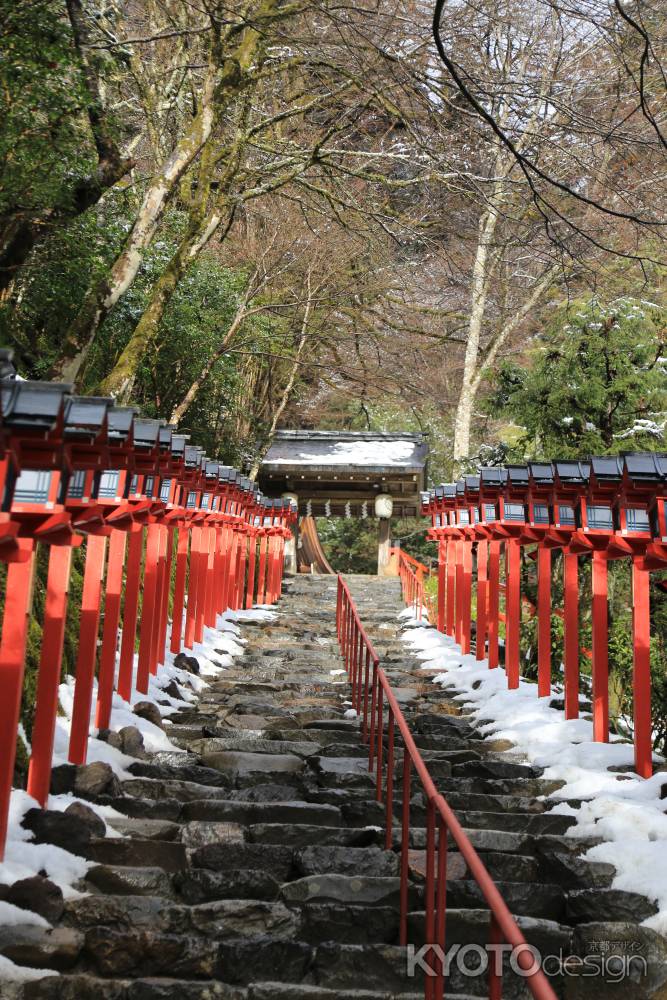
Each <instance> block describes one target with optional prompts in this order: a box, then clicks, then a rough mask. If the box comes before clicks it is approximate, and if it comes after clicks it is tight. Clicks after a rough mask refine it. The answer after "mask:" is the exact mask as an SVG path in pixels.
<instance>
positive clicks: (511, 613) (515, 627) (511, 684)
mask: <svg viewBox="0 0 667 1000" xmlns="http://www.w3.org/2000/svg"><path fill="white" fill-rule="evenodd" d="M505 552H506V557H507V573H506V581H505V582H506V587H505V613H506V618H505V671H506V673H507V686H508V688H510V689H513V688H518V686H519V673H520V642H519V640H520V633H521V546H520V544H519V542H518V540H517V539H516V538H508V539H507V542H506V543H505Z"/></svg>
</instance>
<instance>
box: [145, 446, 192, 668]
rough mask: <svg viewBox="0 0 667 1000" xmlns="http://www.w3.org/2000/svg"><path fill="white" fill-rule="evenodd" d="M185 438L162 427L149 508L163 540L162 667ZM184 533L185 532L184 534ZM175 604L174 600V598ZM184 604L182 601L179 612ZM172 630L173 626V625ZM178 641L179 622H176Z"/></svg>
mask: <svg viewBox="0 0 667 1000" xmlns="http://www.w3.org/2000/svg"><path fill="white" fill-rule="evenodd" d="M186 441H187V438H186V437H185V436H184V435H183V434H174V432H173V428H171V427H161V428H160V434H159V443H160V457H159V468H160V485H159V492H158V497H159V501H158V502H156V503H155V504H154V505H153V507H152V513H153V514H154V515H155V516H156V517H157V518H159V520H160V526H161V529H162V537H163V540H164V549H165V551H164V554H163V556H162V566H161V570H160V571H159V572H158V580H159V584H158V588H159V595H160V596H159V602H158V604H159V610H160V615H159V619H157V624H158V632H157V651H156V657H155V659H156V665H155V669H156V670H157V665H158V664H163V663H164V662H165V659H166V651H167V629H168V626H169V599H170V595H171V580H172V566H173V562H174V536H175V533H176V531H177V530H178V531H179V538H180V528H179V524H180V523H181V519H182V517H183V514H184V510H183V508H181V507H180V506H179V503H178V501H179V500H180V482H179V477H180V476H181V473H182V470H183V465H184V454H185V446H186ZM186 534H187V533H186ZM174 602H175V597H174ZM182 608H183V604H182V600H181V612H182ZM172 631H173V624H172ZM179 638H180V622H179ZM179 651H180V645H179Z"/></svg>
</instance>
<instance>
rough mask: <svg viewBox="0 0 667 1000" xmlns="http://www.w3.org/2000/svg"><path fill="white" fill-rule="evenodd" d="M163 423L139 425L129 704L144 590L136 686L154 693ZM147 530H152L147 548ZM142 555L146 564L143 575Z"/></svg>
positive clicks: (123, 651)
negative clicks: (157, 505) (155, 513)
mask: <svg viewBox="0 0 667 1000" xmlns="http://www.w3.org/2000/svg"><path fill="white" fill-rule="evenodd" d="M159 433H160V424H159V423H158V421H157V420H143V419H141V420H140V419H138V418H137V419H135V421H134V472H133V473H132V476H131V480H130V490H129V495H128V500H129V501H130V503H133V504H135V508H134V511H133V521H134V524H133V525H132V528H131V531H130V538H129V544H128V558H127V571H126V583H125V605H124V610H123V635H122V640H121V648H120V668H119V674H118V693H119V694H120V695H121V697H122V698H124V699H125V701H130V699H131V697H132V688H133V675H134V646H135V638H136V631H137V618H138V608H139V589H140V586H141V597H142V604H141V622H140V624H139V655H138V665H137V673H136V681H135V685H134V686H135V687H136V690H137V691H139V692H141V693H142V694H146V693H147V692H148V678H149V674H150V664H151V651H152V639H153V626H154V615H155V608H156V587H157V565H158V558H159V551H160V545H159V527H158V525H157V523H156V519H155V517H153V516H152V514H151V511H152V509H153V505H154V502H155V501H156V500H157V499H158V496H159V483H160V479H159V458H160V444H159ZM144 526H146V533H145V542H146V544H145V546H144ZM144 548H145V551H144ZM142 555H143V560H144V568H143V575H142V573H141V564H142Z"/></svg>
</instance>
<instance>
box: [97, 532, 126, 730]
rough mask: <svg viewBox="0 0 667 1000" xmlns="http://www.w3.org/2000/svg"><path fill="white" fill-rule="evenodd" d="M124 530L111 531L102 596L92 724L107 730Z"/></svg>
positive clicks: (112, 681)
mask: <svg viewBox="0 0 667 1000" xmlns="http://www.w3.org/2000/svg"><path fill="white" fill-rule="evenodd" d="M125 548H126V533H125V532H124V531H119V530H114V531H112V532H111V537H110V538H109V565H108V568H107V581H106V591H105V596H104V627H103V629H102V650H101V652H100V672H99V677H98V680H97V706H96V709H95V725H96V726H97V728H98V729H108V728H109V722H110V720H111V703H112V699H113V687H114V679H115V674H116V650H117V648H118V623H119V621H120V600H121V593H122V590H123V565H124V563H125Z"/></svg>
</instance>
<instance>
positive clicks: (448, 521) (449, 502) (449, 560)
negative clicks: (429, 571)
mask: <svg viewBox="0 0 667 1000" xmlns="http://www.w3.org/2000/svg"><path fill="white" fill-rule="evenodd" d="M442 490H443V495H442V498H440V499H439V500H438V509H439V513H440V518H441V532H442V537H443V538H444V540H445V561H446V573H445V576H446V588H445V594H446V598H445V632H446V634H447V635H449V636H451V637H452V638H454V637H455V636H456V632H457V623H456V580H457V573H458V571H457V564H458V557H459V555H460V550H459V545H458V529H457V527H456V483H443V486H442Z"/></svg>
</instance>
